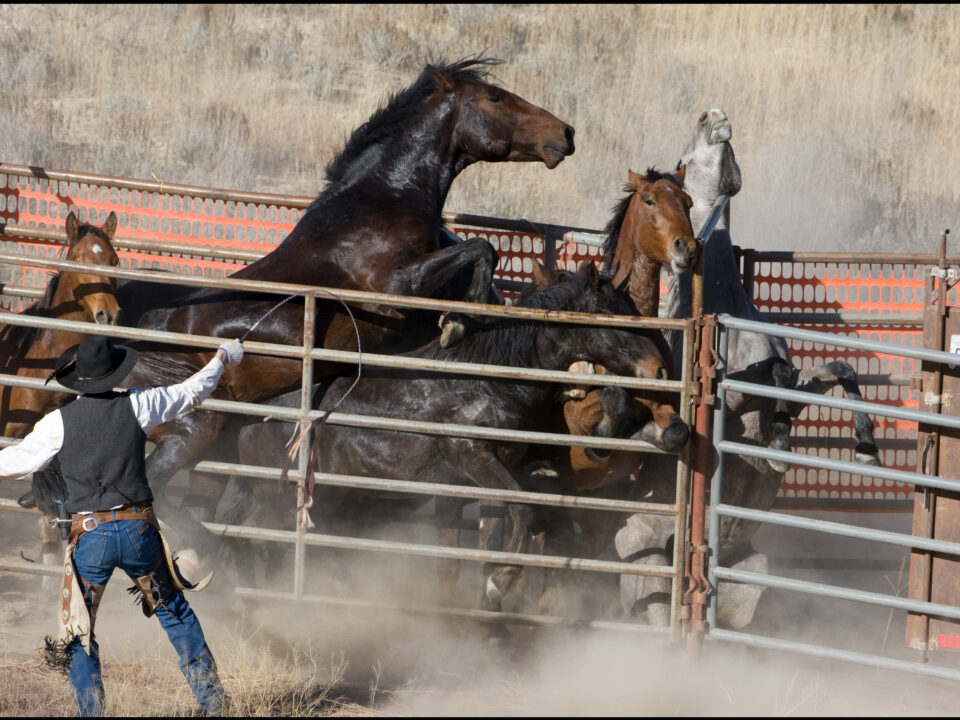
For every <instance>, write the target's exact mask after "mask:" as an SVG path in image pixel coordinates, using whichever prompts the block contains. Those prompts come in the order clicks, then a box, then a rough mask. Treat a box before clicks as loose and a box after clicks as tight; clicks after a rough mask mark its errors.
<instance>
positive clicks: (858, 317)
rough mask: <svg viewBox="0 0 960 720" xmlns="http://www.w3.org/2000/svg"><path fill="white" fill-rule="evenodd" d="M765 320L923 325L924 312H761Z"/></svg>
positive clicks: (842, 323) (826, 323) (807, 322)
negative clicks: (875, 313) (877, 313)
mask: <svg viewBox="0 0 960 720" xmlns="http://www.w3.org/2000/svg"><path fill="white" fill-rule="evenodd" d="M760 317H761V318H763V320H764V322H770V323H792V324H797V325H894V326H898V327H899V326H907V325H922V324H923V314H922V313H900V314H897V315H874V314H873V313H853V312H841V313H816V312H772V311H771V312H761V313H760Z"/></svg>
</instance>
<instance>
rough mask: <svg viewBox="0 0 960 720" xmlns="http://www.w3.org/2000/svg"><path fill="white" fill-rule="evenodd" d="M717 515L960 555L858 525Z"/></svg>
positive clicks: (734, 510) (745, 513)
mask: <svg viewBox="0 0 960 720" xmlns="http://www.w3.org/2000/svg"><path fill="white" fill-rule="evenodd" d="M716 513H717V515H722V516H725V517H734V518H740V519H742V520H753V521H755V522H763V523H770V524H771V525H779V526H782V527H789V528H795V529H798V530H812V531H814V532H822V533H826V534H828V535H840V536H843V537H849V538H855V539H858V540H874V541H876V542H882V543H886V544H888V545H899V546H901V547H911V548H919V549H921V550H930V551H931V552H939V553H949V554H951V555H960V543H953V542H947V541H946V540H934V539H931V538H922V537H915V536H913V535H906V534H904V533H895V532H890V531H889V530H875V529H873V528H863V527H857V526H855V525H846V524H844V523H835V522H830V521H828V520H813V519H811V518H804V517H797V516H794V515H784V514H782V513H775V512H769V511H767V510H754V509H752V508H743V507H737V506H736V505H723V504H720V505H717V507H716Z"/></svg>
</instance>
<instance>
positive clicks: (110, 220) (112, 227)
mask: <svg viewBox="0 0 960 720" xmlns="http://www.w3.org/2000/svg"><path fill="white" fill-rule="evenodd" d="M100 229H101V230H103V232H104V234H105V235H106V236H107V237H108V238H110V239H111V240H113V234H114V233H115V232H116V231H117V214H116V213H115V212H113V211H112V210H111V211H110V214H109V215H108V216H107V219H106V220H105V221H104V223H103V225H101V226H100Z"/></svg>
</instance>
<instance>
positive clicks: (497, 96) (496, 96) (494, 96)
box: [487, 92, 503, 103]
mask: <svg viewBox="0 0 960 720" xmlns="http://www.w3.org/2000/svg"><path fill="white" fill-rule="evenodd" d="M487 99H488V100H490V102H494V103H498V102H500V101H501V100H503V93H502V92H493V93H490V94H489V95H488V96H487Z"/></svg>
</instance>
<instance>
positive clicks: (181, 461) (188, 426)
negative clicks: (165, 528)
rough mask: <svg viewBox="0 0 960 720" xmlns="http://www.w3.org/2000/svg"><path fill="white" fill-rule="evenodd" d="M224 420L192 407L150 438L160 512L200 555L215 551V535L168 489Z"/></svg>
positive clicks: (150, 467)
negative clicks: (182, 507) (168, 484)
mask: <svg viewBox="0 0 960 720" xmlns="http://www.w3.org/2000/svg"><path fill="white" fill-rule="evenodd" d="M224 420H225V416H224V415H222V414H220V413H213V412H209V411H206V410H192V411H190V412H188V413H186V414H185V415H182V416H180V417H179V418H177V419H176V420H173V421H171V422H169V423H164V425H162V426H159V427H158V431H157V433H156V434H155V435H153V436H152V437H151V439H152V440H155V442H156V447H155V448H154V450H153V452H152V453H150V455H149V456H148V457H147V462H146V474H147V479H148V481H149V482H150V487H151V489H152V490H153V495H154V497H153V504H154V507H155V508H156V511H157V515H158V516H159V518H160V519H161V520H162V521H163V522H164V523H165V524H166V525H169V526H170V527H171V528H173V529H174V530H175V531H176V532H177V533H179V535H180V537H179V542H180V544H181V545H182V546H184V547H193V548H195V549H196V550H197V552H199V553H201V554H202V553H203V552H204V551H206V552H209V551H212V550H214V547H215V546H214V539H213V536H212V535H211V534H210V533H209V532H208V531H207V529H206V528H204V527H203V526H202V525H201V524H200V523H199V522H198V521H197V520H196V519H195V518H194V517H193V516H192V515H191V514H190V513H189V512H183V511H182V510H181V509H180V508H178V507H177V506H176V505H174V503H173V502H172V501H171V500H170V498H169V497H167V495H166V492H165V488H166V484H167V483H168V482H169V481H170V479H171V478H173V476H174V475H176V473H177V472H178V471H179V470H181V469H182V468H184V467H186V466H187V465H192V464H193V463H195V462H197V461H198V460H199V459H200V457H201V453H202V452H203V451H204V450H205V449H206V448H207V447H208V446H209V445H210V443H212V442H213V440H214V439H216V437H217V434H218V433H219V431H220V428H221V426H222V425H223V422H224ZM160 428H162V429H160Z"/></svg>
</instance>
